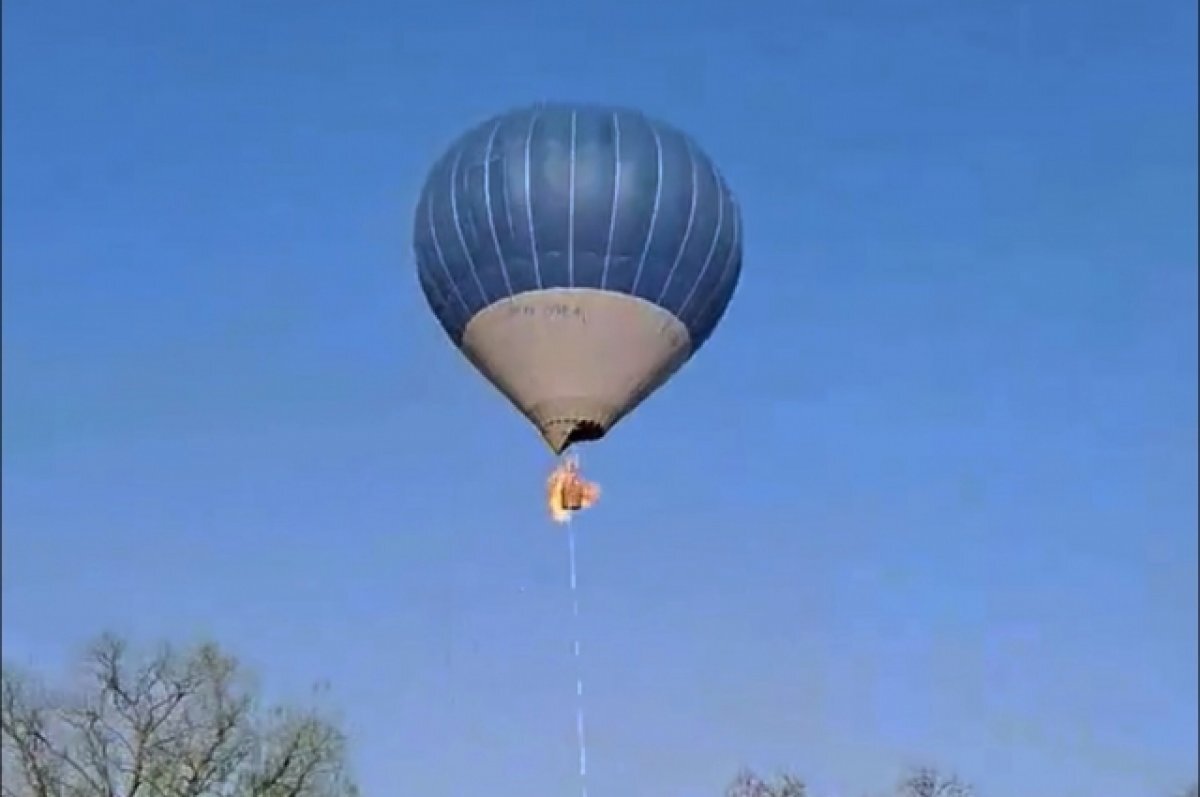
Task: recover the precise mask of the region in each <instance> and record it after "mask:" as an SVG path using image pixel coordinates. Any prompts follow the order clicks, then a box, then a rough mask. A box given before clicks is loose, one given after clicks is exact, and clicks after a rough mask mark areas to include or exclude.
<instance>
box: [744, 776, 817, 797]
mask: <svg viewBox="0 0 1200 797" xmlns="http://www.w3.org/2000/svg"><path fill="white" fill-rule="evenodd" d="M807 794H808V790H807V789H806V788H805V786H804V781H802V780H800V779H799V778H797V777H796V776H794V775H786V774H785V775H780V776H779V777H778V778H776V779H775V782H774V783H767V782H766V781H764V780H762V779H761V778H760V777H758V776H757V775H755V774H754V773H753V772H751V771H750V770H748V769H746V770H742V771H741V772H740V773H738V776H737V777H736V778H734V780H733V783H731V784H729V788H727V789H726V790H725V797H806V796H807Z"/></svg>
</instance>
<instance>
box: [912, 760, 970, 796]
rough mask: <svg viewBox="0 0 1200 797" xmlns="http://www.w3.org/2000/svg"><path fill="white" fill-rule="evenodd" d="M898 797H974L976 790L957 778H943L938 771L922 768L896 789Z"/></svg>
mask: <svg viewBox="0 0 1200 797" xmlns="http://www.w3.org/2000/svg"><path fill="white" fill-rule="evenodd" d="M896 794H897V795H898V797H972V795H973V794H974V789H972V788H971V786H970V784H968V783H965V782H963V781H962V780H959V779H958V777H957V776H955V775H950V776H943V775H941V774H939V773H938V771H937V770H936V769H932V768H930V767H921V768H919V769H916V770H914V771H912V772H911V773H909V774H908V775H906V776H905V777H904V779H903V780H901V781H900V785H899V787H898V788H897V789H896Z"/></svg>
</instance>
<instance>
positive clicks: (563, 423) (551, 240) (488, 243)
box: [413, 104, 742, 453]
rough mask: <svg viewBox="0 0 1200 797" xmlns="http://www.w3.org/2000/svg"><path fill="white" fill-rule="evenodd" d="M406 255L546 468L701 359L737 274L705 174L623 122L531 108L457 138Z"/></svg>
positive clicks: (715, 189) (722, 191)
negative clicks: (541, 451)
mask: <svg viewBox="0 0 1200 797" xmlns="http://www.w3.org/2000/svg"><path fill="white" fill-rule="evenodd" d="M413 238H414V244H413V245H414V249H415V254H416V262H417V273H418V276H419V278H420V283H421V287H422V290H423V291H424V293H425V297H426V299H427V300H428V302H429V306H430V307H431V308H432V310H433V312H434V315H435V316H437V319H438V321H439V322H440V323H441V325H442V328H443V329H445V331H446V334H447V335H449V337H450V339H451V340H452V341H453V342H454V344H455V345H456V346H457V347H458V348H459V349H460V350H461V351H462V352H463V353H464V354H465V355H466V356H467V358H468V359H470V361H471V362H472V363H473V364H474V365H475V367H476V368H477V369H478V370H479V371H480V372H481V373H482V374H483V375H484V376H485V377H486V378H487V379H488V380H489V381H490V382H491V383H492V384H493V385H495V387H496V388H497V389H498V390H499V391H500V392H501V393H503V394H504V395H505V396H506V397H507V398H508V399H509V400H510V401H511V402H512V403H513V404H514V406H516V408H517V409H518V410H519V411H520V412H521V413H522V414H524V415H525V416H526V417H527V418H528V419H529V420H530V421H531V422H532V423H533V424H534V425H535V426H536V427H537V428H538V430H539V432H540V433H541V435H542V437H543V438H544V439H545V440H546V442H547V443H548V444H549V445H550V447H551V449H552V450H554V451H555V452H556V453H561V452H562V451H564V450H565V449H566V448H567V447H568V446H570V445H571V444H572V443H576V442H580V441H584V440H596V439H599V438H600V437H603V436H604V434H605V433H606V432H607V431H608V430H609V429H611V428H612V427H613V425H614V424H616V423H617V421H619V420H620V419H621V418H622V417H624V416H625V415H627V414H628V413H630V412H631V411H632V410H633V409H634V408H636V407H637V406H638V405H639V404H640V403H641V402H642V401H643V400H644V399H645V398H646V397H647V396H649V395H650V394H651V393H653V392H654V390H655V389H657V388H658V387H659V386H661V385H662V384H663V383H664V382H666V380H667V379H669V378H670V377H671V375H672V374H674V373H675V372H676V371H677V370H678V369H679V368H680V367H681V366H682V365H683V364H684V363H685V362H687V361H688V360H689V359H690V358H691V357H692V355H694V354H695V353H696V352H697V351H698V350H699V349H700V347H701V346H703V345H704V343H705V341H707V340H708V338H709V336H710V335H712V333H713V330H714V329H716V327H717V324H718V323H719V321H720V319H721V317H722V316H723V315H724V313H725V310H726V308H727V307H728V305H729V302H730V299H731V297H732V296H733V293H734V289H735V287H736V285H737V283H738V279H739V277H740V274H741V268H742V222H741V214H740V212H739V210H738V206H737V203H736V201H735V200H734V197H733V194H732V193H731V192H730V190H729V188H728V186H727V185H726V184H725V181H724V179H723V178H722V176H721V174H720V173H719V172H718V170H717V168H716V166H715V164H714V163H713V162H712V160H711V159H710V158H709V157H708V156H707V155H705V154H704V152H702V151H701V150H700V148H699V147H698V146H697V145H696V143H695V142H694V141H693V140H692V139H691V138H690V137H688V136H687V135H685V134H684V133H682V132H680V131H678V130H676V129H675V128H673V127H670V126H669V125H666V124H664V123H662V122H659V121H657V120H654V119H651V118H649V117H647V116H646V115H644V114H642V113H639V112H637V111H634V110H629V109H624V108H608V107H600V106H594V105H572V104H540V105H535V106H531V107H527V108H521V109H517V110H512V111H509V112H507V113H504V114H501V115H499V116H496V117H494V118H492V119H490V120H488V121H486V122H484V123H483V124H480V125H479V126H477V127H475V128H473V129H472V130H469V131H467V132H466V133H465V134H464V135H462V136H461V137H459V138H458V139H457V140H456V141H455V142H454V143H453V144H451V146H450V147H449V149H448V150H447V151H446V152H445V154H443V155H442V157H441V158H440V159H439V160H438V161H437V162H436V163H435V164H434V166H433V168H432V169H431V171H430V174H429V177H428V178H427V180H426V182H425V186H424V188H423V190H422V192H421V197H420V201H419V202H418V205H417V212H416V219H415V224H414V236H413Z"/></svg>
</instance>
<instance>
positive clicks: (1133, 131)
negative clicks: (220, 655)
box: [2, 0, 1197, 797]
mask: <svg viewBox="0 0 1200 797" xmlns="http://www.w3.org/2000/svg"><path fill="white" fill-rule="evenodd" d="M3 23H4V24H3V46H4V50H3V67H4V86H3V88H4V93H3V111H4V117H3V133H4V137H3V152H4V169H3V191H4V194H3V200H4V203H3V223H4V227H3V265H4V274H3V278H4V284H3V287H4V293H3V310H4V320H3V323H4V338H3V366H4V388H3V399H4V425H3V442H4V452H3V466H4V470H3V477H4V486H3V491H4V493H3V497H4V502H3V521H4V557H3V579H2V583H3V642H4V648H5V650H4V652H5V655H6V656H8V657H10V658H13V659H15V660H17V661H23V662H26V663H33V664H36V665H38V666H42V667H46V668H53V667H57V666H58V665H59V664H60V663H62V662H65V661H66V660H67V657H68V656H69V655H70V654H72V653H73V652H75V651H76V650H77V649H78V647H79V646H80V645H81V644H82V643H83V642H84V641H85V640H87V639H88V638H89V637H91V636H92V635H93V634H95V633H97V632H99V631H100V630H102V629H104V628H111V629H115V630H118V631H121V632H124V633H127V634H129V635H132V636H134V637H135V638H137V639H138V640H140V641H143V642H152V641H154V640H157V639H159V638H163V637H166V638H171V639H175V640H179V641H187V640H191V639H196V638H198V637H201V636H211V637H214V638H216V639H217V640H218V641H220V642H221V643H223V644H225V645H227V646H228V647H229V648H230V649H231V650H233V651H234V652H236V653H238V654H239V655H241V656H242V657H243V658H244V659H245V660H246V662H247V663H248V664H250V665H251V666H252V667H253V668H254V669H255V670H256V671H257V672H258V673H259V675H260V677H261V679H262V681H263V683H264V686H265V688H266V689H267V691H268V692H269V693H270V694H271V695H274V696H281V697H295V696H301V697H303V696H304V695H305V694H306V690H307V688H308V686H309V684H311V683H312V682H314V681H316V680H318V679H322V678H327V679H329V680H330V681H331V683H332V695H331V697H329V698H326V700H327V701H328V702H330V703H331V704H332V705H334V706H336V707H337V708H338V710H339V711H340V712H341V714H342V716H343V717H344V720H345V723H346V726H347V728H348V729H349V731H350V733H351V734H352V736H353V744H354V757H355V765H356V767H357V770H358V773H359V775H360V777H361V781H362V783H363V785H364V787H365V794H366V795H383V794H427V795H467V794H491V795H519V796H520V797H526V796H527V795H554V794H571V793H575V789H576V775H575V752H574V746H575V738H574V709H573V701H574V674H573V669H572V668H573V665H572V660H571V647H570V640H571V633H572V631H571V623H570V620H571V617H570V598H569V594H568V590H567V579H566V546H565V542H564V540H563V538H562V536H561V534H560V533H559V532H557V531H555V530H554V529H552V528H551V527H549V525H548V523H547V521H546V519H545V517H544V511H543V507H542V488H543V483H544V478H545V475H546V473H547V471H548V469H549V467H550V465H551V464H552V459H551V456H550V455H549V453H548V451H547V450H546V449H545V448H544V446H543V444H542V443H541V442H540V441H539V440H538V438H537V436H536V434H535V433H534V432H533V431H532V429H531V428H530V427H529V426H528V425H527V424H526V423H525V422H524V420H523V419H521V418H520V417H519V416H517V415H516V413H515V412H514V411H513V410H511V409H510V408H509V406H508V405H507V404H506V403H505V402H504V400H503V399H501V398H500V397H499V396H498V394H496V393H494V392H493V390H492V389H491V388H490V387H489V386H488V385H487V384H486V383H485V382H484V381H483V380H482V379H481V378H479V377H478V376H476V375H475V374H474V373H473V372H472V371H471V370H470V368H469V367H468V366H467V364H466V363H465V362H464V361H463V360H462V359H461V357H460V356H459V355H458V354H457V353H456V352H455V351H454V349H453V348H452V347H451V346H450V345H449V344H448V343H447V342H446V340H445V339H444V337H443V334H442V332H441V330H440V329H439V328H438V326H437V324H436V323H435V321H434V320H433V318H432V316H431V315H430V314H429V312H428V310H427V308H426V307H425V305H424V303H423V299H422V297H421V295H420V292H419V289H418V287H417V282H416V278H415V273H414V266H413V261H412V256H411V253H410V238H411V215H412V212H413V208H414V205H415V202H416V198H417V193H418V190H419V187H420V184H421V181H422V180H423V179H424V176H425V172H426V169H427V168H428V165H429V164H430V163H431V161H432V160H433V159H434V158H435V157H436V156H437V155H438V154H439V153H440V151H441V150H442V148H443V147H445V146H446V145H447V144H448V143H449V142H450V140H451V139H452V138H453V137H454V136H455V135H456V134H458V133H459V132H460V131H461V130H462V129H464V128H465V127H467V126H469V125H472V124H474V123H475V122H477V121H480V120H481V119H482V118H484V117H486V116H487V115H489V114H491V113H494V112H497V111H500V110H503V109H505V108H507V107H509V106H512V105H517V104H522V103H526V102H529V101H535V100H540V99H562V100H584V101H602V102H610V103H621V104H631V105H635V106H638V107H641V108H643V109H645V110H646V111H648V112H650V113H652V114H654V115H656V116H659V117H661V118H663V119H665V120H667V121H669V122H671V123H674V124H676V125H678V126H680V127H682V128H683V129H685V130H687V131H689V132H690V133H692V134H693V135H694V136H695V137H696V138H697V139H698V140H699V141H700V143H701V144H702V146H704V148H705V149H706V150H707V151H708V152H709V153H710V154H711V155H712V156H713V158H714V159H715V160H716V161H717V162H718V163H719V164H720V166H721V168H722V170H723V171H724V173H725V176H726V177H727V179H728V181H729V183H730V185H731V186H732V188H733V190H734V191H735V192H736V193H737V195H738V197H739V200H740V202H741V204H742V209H743V214H744V222H745V243H746V260H745V269H744V272H743V280H742V283H741V286H740V288H739V290H738V293H737V295H736V296H735V297H734V300H733V304H732V306H731V308H730V311H729V313H728V315H727V316H726V317H725V320H724V322H723V324H722V326H721V328H720V329H719V330H718V332H717V334H716V335H715V336H714V337H713V339H712V340H711V341H710V343H709V345H708V347H707V348H705V349H704V350H703V351H702V352H701V353H700V355H699V356H698V357H697V358H696V359H695V360H693V361H692V362H691V363H690V364H689V365H688V367H687V368H686V369H685V370H684V371H683V372H681V373H680V374H679V375H678V376H677V377H676V378H675V379H674V380H673V381H672V382H671V383H670V384H669V385H668V386H667V387H666V388H665V389H663V390H662V391H661V392H660V393H658V394H656V395H655V396H654V397H653V398H652V399H651V400H650V401H649V402H648V403H647V404H645V405H644V406H643V407H642V408H641V409H639V410H638V411H637V412H636V413H635V414H634V415H633V416H631V417H629V418H628V419H627V420H625V421H624V422H623V423H622V424H621V425H620V426H619V427H618V429H617V430H616V431H615V432H614V433H613V434H612V435H611V437H610V438H609V439H607V440H606V441H604V442H603V443H602V444H599V445H593V446H590V447H588V448H587V449H585V451H584V453H583V456H584V465H585V468H586V470H587V472H588V473H589V474H590V475H591V476H593V477H594V478H596V479H597V480H599V481H600V482H601V483H602V484H603V486H604V489H605V493H604V500H603V502H602V504H601V506H599V507H598V508H597V509H595V510H593V511H592V512H591V513H589V514H587V515H586V516H584V517H582V518H581V522H580V524H579V527H578V530H579V534H580V543H579V547H580V550H579V555H580V579H581V583H580V589H581V601H582V605H581V609H582V612H583V615H584V617H583V621H584V623H583V624H584V629H583V632H584V656H585V677H586V683H587V689H588V694H587V704H588V718H589V729H590V751H589V752H590V765H591V767H590V768H591V773H590V776H591V792H592V794H593V795H594V797H605V795H612V796H614V797H615V796H617V795H619V796H620V797H662V796H663V795H677V796H678V797H700V796H701V795H716V794H718V793H719V791H720V789H721V788H722V786H723V784H724V783H725V782H726V781H727V780H728V779H729V778H730V777H731V776H732V775H733V773H734V770H735V769H736V768H737V767H738V766H739V765H740V764H743V763H746V764H750V765H753V766H756V767H760V768H762V769H765V770H773V769H776V768H779V767H784V766H788V767H793V768H795V769H796V770H798V771H799V772H800V773H802V774H804V775H805V776H806V777H808V778H810V779H811V781H812V782H813V784H814V785H815V786H817V787H818V788H819V789H821V790H822V791H820V792H819V794H822V795H843V796H845V797H858V795H859V794H861V792H862V790H864V789H882V788H884V787H886V786H888V785H889V784H890V783H891V782H892V781H893V779H894V778H895V777H896V776H897V773H898V772H899V771H900V769H901V767H903V766H904V765H905V764H907V763H921V762H933V763H939V764H942V765H944V766H946V767H952V768H955V769H957V770H959V771H960V772H961V773H962V774H963V775H964V776H966V777H968V778H970V779H972V780H974V781H975V782H976V783H977V784H978V785H979V786H980V787H982V788H983V789H984V792H983V793H984V794H986V795H997V796H999V795H1021V796H1022V797H1052V796H1053V797H1072V796H1074V795H1078V796H1079V797H1083V796H1084V795H1089V796H1091V795H1096V794H1100V793H1108V794H1121V793H1124V794H1145V795H1155V794H1165V793H1167V792H1169V791H1170V790H1172V789H1174V788H1175V787H1176V786H1178V785H1180V784H1182V782H1183V781H1184V780H1185V779H1187V778H1189V777H1191V776H1192V775H1194V773H1195V770H1196V746H1197V732H1196V724H1197V595H1196V593H1197V565H1196V561H1197V506H1196V505H1197V487H1196V479H1197V450H1196V447H1197V422H1196V402H1197V388H1196V378H1197V376H1196V370H1197V346H1196V323H1197V296H1196V292H1197V244H1196V235H1197V229H1196V213H1197V201H1196V191H1197V179H1196V169H1197V156H1196V149H1195V147H1196V132H1197V131H1196V110H1197V108H1196V88H1197V86H1196V61H1195V59H1196V24H1197V20H1196V7H1195V3H1194V2H1191V1H1190V0H1121V1H1120V2H1118V1H1116V0H1039V2H1027V3H1025V4H1024V5H1019V4H1013V3H1007V2H999V1H998V0H977V1H975V2H964V1H963V0H940V1H938V0H930V1H927V2H903V3H902V2H896V0H838V1H837V2H834V1H833V0H821V1H820V2H807V3H785V2H774V3H764V4H758V5H755V4H736V3H735V4H728V3H718V2H714V1H713V0H700V1H699V2H688V3H683V2H679V0H670V1H669V2H668V1H665V0H664V2H660V3H636V2H634V1H633V0H611V2H605V3H593V4H583V3H580V4H572V3H563V2H549V1H548V0H542V1H541V2H529V1H528V0H514V1H513V2H504V3H485V2H479V0H447V1H446V2H429V0H413V2H409V3H384V2H358V3H317V2H307V1H306V0H292V2H273V3H268V2H261V1H260V0H207V1H206V2H191V3H184V2H163V1H162V0H135V1H133V2H126V3H101V2H85V1H84V0H75V2H66V1H65V0H10V2H6V3H5V4H4V18H3Z"/></svg>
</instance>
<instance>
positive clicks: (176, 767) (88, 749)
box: [0, 636, 356, 797]
mask: <svg viewBox="0 0 1200 797" xmlns="http://www.w3.org/2000/svg"><path fill="white" fill-rule="evenodd" d="M84 664H85V666H84V667H83V670H82V671H83V674H84V675H83V682H82V684H81V685H80V688H79V689H77V690H75V692H74V693H72V694H70V695H65V696H60V695H51V694H50V693H48V692H46V691H44V690H41V689H39V688H37V687H36V685H35V681H34V680H33V679H32V678H31V677H29V676H28V675H26V674H23V673H19V672H16V671H13V670H11V668H9V667H8V666H5V668H4V674H3V696H2V698H0V707H2V709H3V712H2V713H3V722H2V727H3V742H4V764H5V766H4V771H3V791H2V795H3V797H352V795H354V794H356V790H355V788H354V785H353V782H352V781H351V779H350V778H349V776H348V775H347V774H346V770H345V765H344V757H345V742H344V739H343V737H342V735H341V733H340V732H339V731H338V730H337V728H335V727H334V726H333V725H332V724H330V722H329V721H327V720H325V719H324V718H322V717H321V716H319V715H318V714H316V713H312V712H309V713H303V714H298V713H294V712H293V713H287V714H285V713H282V712H277V713H276V714H274V715H269V716H268V717H266V718H264V717H263V716H260V715H259V713H257V712H256V702H255V700H254V697H253V695H252V694H251V693H250V691H249V690H248V689H247V688H246V686H245V685H244V673H243V672H242V671H241V670H240V668H239V667H238V664H237V662H236V661H235V660H234V659H232V658H230V657H229V656H226V655H224V654H223V653H222V652H221V651H220V650H219V649H218V648H217V647H215V646H213V645H204V646H200V647H198V648H196V649H194V650H191V651H186V652H182V653H180V652H177V651H175V650H172V649H171V648H169V647H162V648H160V649H158V650H157V651H155V652H154V653H153V654H152V655H150V656H149V657H147V658H144V659H138V658H136V657H134V656H133V654H132V653H131V651H130V649H129V646H128V645H127V644H126V643H125V642H124V641H123V640H121V639H119V638H117V637H114V636H103V637H100V638H99V639H98V640H96V642H95V643H93V645H92V646H91V647H90V648H89V649H88V651H87V653H86V655H85V657H84ZM280 718H284V721H280ZM272 720H273V721H272Z"/></svg>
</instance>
